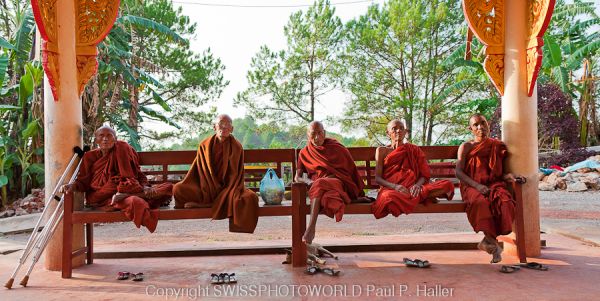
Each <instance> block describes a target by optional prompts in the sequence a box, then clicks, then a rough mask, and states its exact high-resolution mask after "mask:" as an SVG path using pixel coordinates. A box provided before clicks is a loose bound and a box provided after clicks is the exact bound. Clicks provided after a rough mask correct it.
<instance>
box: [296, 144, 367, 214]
mask: <svg viewBox="0 0 600 301" xmlns="http://www.w3.org/2000/svg"><path fill="white" fill-rule="evenodd" d="M298 169H299V170H301V171H302V172H306V173H308V176H309V177H310V179H311V180H312V181H313V183H312V185H311V187H310V189H309V191H308V195H309V197H310V199H311V201H312V200H314V199H319V200H320V202H321V213H323V214H325V215H327V216H329V217H331V218H334V217H335V220H336V221H337V222H339V221H341V220H342V216H343V215H344V209H345V208H346V204H349V203H350V202H351V201H352V200H354V199H356V198H358V197H360V196H364V192H363V187H364V182H363V180H362V178H361V176H360V175H359V173H358V169H357V168H356V165H355V164H354V159H352V156H351V155H350V152H349V151H348V149H346V147H344V146H343V145H342V144H340V143H339V142H338V141H337V140H335V139H331V138H325V142H324V143H323V145H321V146H315V145H314V144H312V143H308V145H307V146H306V147H304V148H303V149H302V150H301V151H300V154H299V156H298Z"/></svg>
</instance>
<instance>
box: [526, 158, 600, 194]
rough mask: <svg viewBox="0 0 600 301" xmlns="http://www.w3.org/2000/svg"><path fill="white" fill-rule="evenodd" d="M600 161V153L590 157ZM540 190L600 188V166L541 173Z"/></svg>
mask: <svg viewBox="0 0 600 301" xmlns="http://www.w3.org/2000/svg"><path fill="white" fill-rule="evenodd" d="M588 160H593V161H598V162H600V155H597V156H593V157H590V158H588ZM538 176H539V180H540V182H539V184H538V188H539V190H546V191H548V190H556V189H560V190H566V191H574V192H575V191H587V190H600V168H589V167H584V168H580V169H577V170H573V171H567V172H562V171H555V172H552V173H551V174H549V175H546V174H544V173H541V172H540V173H539V174H538Z"/></svg>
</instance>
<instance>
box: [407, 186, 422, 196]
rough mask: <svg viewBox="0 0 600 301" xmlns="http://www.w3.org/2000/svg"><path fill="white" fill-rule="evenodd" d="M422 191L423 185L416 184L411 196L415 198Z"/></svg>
mask: <svg viewBox="0 0 600 301" xmlns="http://www.w3.org/2000/svg"><path fill="white" fill-rule="evenodd" d="M421 190H423V185H418V184H415V185H413V186H412V187H411V188H410V195H411V196H412V197H413V198H415V197H417V196H418V195H419V194H420V193H421Z"/></svg>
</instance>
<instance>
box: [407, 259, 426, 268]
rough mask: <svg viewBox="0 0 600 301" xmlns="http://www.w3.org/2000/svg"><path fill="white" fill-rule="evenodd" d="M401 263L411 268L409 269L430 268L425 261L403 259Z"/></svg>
mask: <svg viewBox="0 0 600 301" xmlns="http://www.w3.org/2000/svg"><path fill="white" fill-rule="evenodd" d="M402 262H403V263H404V264H405V265H406V266H407V267H411V268H421V269H424V268H428V267H431V264H429V261H427V260H421V259H410V258H404V259H403V260H402Z"/></svg>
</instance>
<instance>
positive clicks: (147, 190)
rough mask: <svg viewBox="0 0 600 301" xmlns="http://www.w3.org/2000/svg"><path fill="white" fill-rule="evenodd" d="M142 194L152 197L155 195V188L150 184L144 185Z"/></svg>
mask: <svg viewBox="0 0 600 301" xmlns="http://www.w3.org/2000/svg"><path fill="white" fill-rule="evenodd" d="M144 195H145V196H146V197H148V198H153V197H155V196H156V189H154V188H152V187H151V186H146V187H144Z"/></svg>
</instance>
